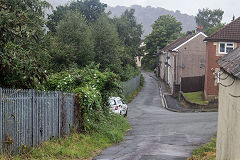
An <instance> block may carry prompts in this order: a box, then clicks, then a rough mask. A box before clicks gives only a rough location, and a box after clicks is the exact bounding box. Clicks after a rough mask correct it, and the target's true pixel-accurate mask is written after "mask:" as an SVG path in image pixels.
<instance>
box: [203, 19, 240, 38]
mask: <svg viewBox="0 0 240 160" xmlns="http://www.w3.org/2000/svg"><path fill="white" fill-rule="evenodd" d="M205 41H215V42H219V41H225V42H240V17H238V18H237V19H235V20H234V21H232V22H231V23H229V24H228V25H226V26H225V27H223V28H221V29H219V30H218V31H217V32H215V33H213V34H212V35H210V36H209V37H207V38H205Z"/></svg>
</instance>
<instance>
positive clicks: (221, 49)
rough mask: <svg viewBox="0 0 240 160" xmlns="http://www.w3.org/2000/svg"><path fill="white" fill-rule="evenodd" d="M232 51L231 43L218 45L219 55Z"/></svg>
mask: <svg viewBox="0 0 240 160" xmlns="http://www.w3.org/2000/svg"><path fill="white" fill-rule="evenodd" d="M233 49H234V44H233V43H228V42H220V43H219V53H221V54H227V53H228V52H230V51H231V50H233Z"/></svg>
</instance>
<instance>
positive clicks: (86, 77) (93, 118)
mask: <svg viewBox="0 0 240 160" xmlns="http://www.w3.org/2000/svg"><path fill="white" fill-rule="evenodd" d="M44 89H45V90H58V91H65V92H73V93H75V94H77V95H78V97H79V99H80V105H81V107H82V112H83V121H84V124H83V125H84V130H85V131H87V132H89V131H96V130H97V128H98V124H99V123H101V122H102V121H105V120H106V118H107V117H108V116H109V114H110V113H109V107H108V98H109V97H110V96H112V95H121V94H122V88H121V85H120V78H119V76H118V75H116V74H114V73H112V72H107V71H106V72H100V71H99V65H94V64H91V65H89V66H87V67H86V68H84V69H82V70H80V69H75V70H70V71H64V72H60V73H57V74H53V75H52V76H50V77H49V78H48V83H46V84H45V86H44Z"/></svg>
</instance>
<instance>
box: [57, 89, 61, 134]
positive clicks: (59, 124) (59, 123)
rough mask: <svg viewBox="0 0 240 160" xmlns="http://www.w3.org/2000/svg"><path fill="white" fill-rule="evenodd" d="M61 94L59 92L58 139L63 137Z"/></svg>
mask: <svg viewBox="0 0 240 160" xmlns="http://www.w3.org/2000/svg"><path fill="white" fill-rule="evenodd" d="M60 95H61V94H60V92H57V96H58V137H59V138H60V137H61V114H60V113H61V105H60V104H61V97H60Z"/></svg>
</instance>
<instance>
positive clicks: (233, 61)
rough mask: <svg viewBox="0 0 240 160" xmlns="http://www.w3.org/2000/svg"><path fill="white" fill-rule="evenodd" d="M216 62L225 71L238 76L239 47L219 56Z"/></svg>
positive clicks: (239, 72)
mask: <svg viewBox="0 0 240 160" xmlns="http://www.w3.org/2000/svg"><path fill="white" fill-rule="evenodd" d="M218 64H219V65H220V67H221V68H222V69H223V70H225V71H226V72H227V73H229V74H232V75H233V76H235V77H237V78H240V47H238V48H236V49H234V50H232V51H231V52H229V53H228V54H227V55H225V56H223V57H222V58H220V59H219V60H218Z"/></svg>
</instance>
